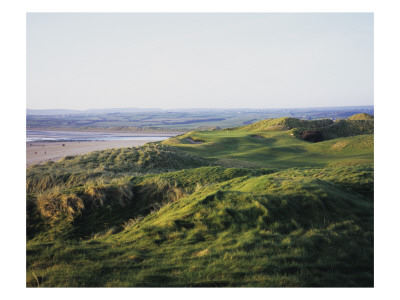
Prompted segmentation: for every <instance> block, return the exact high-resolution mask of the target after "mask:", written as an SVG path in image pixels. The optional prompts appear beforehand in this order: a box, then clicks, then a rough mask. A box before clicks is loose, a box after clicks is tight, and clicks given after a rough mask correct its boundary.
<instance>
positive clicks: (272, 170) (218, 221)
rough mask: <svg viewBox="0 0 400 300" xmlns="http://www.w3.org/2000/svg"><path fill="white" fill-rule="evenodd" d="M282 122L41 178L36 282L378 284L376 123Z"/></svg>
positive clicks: (31, 184) (35, 218) (174, 142)
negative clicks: (316, 135) (315, 139)
mask: <svg viewBox="0 0 400 300" xmlns="http://www.w3.org/2000/svg"><path fill="white" fill-rule="evenodd" d="M281 121H282V120H280V121H278V122H277V121H276V120H275V121H268V120H267V121H265V122H261V123H259V124H258V125H257V126H254V127H247V126H246V127H239V128H232V129H225V130H217V131H194V132H189V133H187V134H184V135H181V136H178V137H175V138H171V139H169V140H166V141H163V142H162V143H160V144H148V145H146V146H144V147H139V148H125V149H112V150H105V151H99V152H93V153H90V154H87V155H82V156H76V157H67V158H65V159H64V160H62V161H60V162H58V163H46V164H44V165H40V166H34V167H31V168H28V169H27V286H35V287H37V286H43V287H46V286H48V287H50V286H199V287H200V286H264V287H265V286H373V191H374V187H373V182H374V170H373V143H374V138H373V134H369V133H370V131H369V129H368V128H369V126H370V124H369V123H368V122H369V121H368V120H367V121H365V120H350V121H346V124H347V125H346V126H347V127H346V126H345V127H344V129H343V128H342V127H339V129H340V130H338V129H337V127H334V126H335V125H336V124H340V126H342V124H341V122H335V123H331V122H329V121H325V120H323V121H321V122H314V121H313V122H311V123H309V122H306V121H305V122H303V121H301V120H299V121H301V122H297V121H294V120H291V119H290V118H285V119H284V120H283V121H284V123H283V125H284V126H286V127H285V128H284V127H282V126H281V125H282V122H281ZM296 122H297V123H296ZM365 122H367V123H365ZM372 122H373V121H372ZM328 123H330V125H329V124H328ZM327 124H328V125H327ZM349 124H350V125H349ZM354 124H356V125H354ZM360 124H361V125H362V124H364V125H365V124H367V125H365V126H366V127H362V126H364V125H362V126H361V127H360ZM372 124H373V123H372ZM259 125H260V126H259ZM299 125H301V126H308V128H313V127H311V126H315V128H318V130H325V129H326V128H328V129H329V130H331V132H333V133H335V132H336V133H337V132H339V135H344V136H343V137H340V138H333V139H330V140H326V141H323V142H319V143H309V142H305V141H303V140H300V139H298V138H297V137H296V130H298V129H299ZM318 126H322V127H318ZM288 127H289V129H288ZM332 127H334V130H333V129H331V128H332ZM272 128H274V130H271V129H272ZM360 128H361V129H360ZM342 129H343V130H342ZM335 130H336V131H335ZM359 132H361V133H362V135H354V134H355V133H359ZM333 133H332V134H333ZM349 133H350V136H346V134H349ZM227 166H228V167H227Z"/></svg>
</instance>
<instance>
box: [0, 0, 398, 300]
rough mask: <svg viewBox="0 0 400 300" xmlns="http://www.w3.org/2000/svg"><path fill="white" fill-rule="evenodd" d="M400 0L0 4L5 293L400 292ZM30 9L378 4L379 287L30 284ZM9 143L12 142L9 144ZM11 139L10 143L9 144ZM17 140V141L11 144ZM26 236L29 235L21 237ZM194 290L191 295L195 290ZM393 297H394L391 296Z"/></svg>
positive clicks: (347, 7) (298, 8)
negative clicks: (48, 286) (27, 59)
mask: <svg viewBox="0 0 400 300" xmlns="http://www.w3.org/2000/svg"><path fill="white" fill-rule="evenodd" d="M394 3H395V1H384V0H381V1H379V2H378V1H352V0H346V1H342V0H336V1H329V2H327V1H316V0H315V1H296V0H290V1H289V0H286V1H285V0H281V1H275V2H273V3H270V2H266V1H250V0H248V1H246V2H244V1H237V0H232V1H228V0H226V1H218V0H214V1H211V0H206V1H205V0H203V1H198V3H193V2H189V1H183V0H182V1H176V0H175V1H162V0H159V1H154V0H153V1H146V2H144V1H143V2H141V3H139V2H134V1H121V0H115V1H104V0H98V1H85V0H79V1H77V0H69V1H64V0H63V1H34V0H31V1H28V0H19V1H11V0H6V1H4V0H3V2H2V4H0V6H1V7H0V13H1V15H0V30H1V40H2V42H3V43H2V46H1V47H0V48H1V50H0V51H1V52H0V53H1V55H0V62H1V63H0V65H1V66H2V67H1V81H0V82H1V83H2V84H1V85H2V88H1V89H0V92H1V96H2V97H1V98H0V99H2V102H1V105H2V110H1V111H2V114H1V115H2V118H1V128H2V129H3V139H2V146H1V148H2V150H1V156H0V157H1V166H2V172H0V173H1V181H0V182H2V188H3V192H4V190H6V191H7V192H6V193H3V194H2V195H3V197H2V199H1V201H2V202H3V203H2V204H3V206H2V208H3V209H2V211H3V216H4V217H3V218H2V219H1V221H2V229H3V230H2V232H3V237H2V247H1V257H2V259H3V261H4V265H3V266H2V270H1V273H0V274H1V279H0V282H1V286H2V287H3V289H2V294H3V295H7V294H9V297H12V298H16V297H19V296H22V297H24V298H26V299H27V298H28V297H29V299H32V298H33V299H47V298H49V299H50V298H55V297H57V298H60V297H61V298H67V297H68V298H69V297H71V296H73V297H76V296H78V297H79V298H83V297H85V298H86V297H93V296H94V297H96V298H97V297H99V296H101V298H111V297H115V296H116V293H117V294H118V295H119V296H120V293H123V294H124V295H125V296H128V297H129V296H130V297H146V298H148V297H149V296H150V297H151V298H153V297H162V299H165V297H167V298H169V297H171V298H174V299H177V298H178V299H184V298H187V296H190V298H192V299H203V298H204V296H211V297H214V296H215V297H216V298H222V297H235V298H236V297H237V298H244V297H249V296H250V297H252V296H263V297H265V296H271V297H274V296H275V297H280V298H282V297H284V298H289V297H290V298H296V299H297V298H298V297H299V296H300V297H301V298H307V299H310V298H311V299H316V298H319V299H320V298H323V299H335V300H336V299H337V298H338V297H344V298H345V299H350V298H363V299H365V298H366V297H367V298H373V299H375V298H378V297H381V296H384V294H387V296H389V295H396V294H397V295H398V294H399V293H398V292H397V289H396V288H397V279H398V275H397V272H396V271H397V270H398V269H399V263H398V260H397V259H396V258H397V254H398V253H397V249H398V248H397V246H398V245H399V242H398V237H397V234H396V233H397V227H398V225H397V218H398V211H399V204H398V203H399V201H400V197H399V193H398V191H397V190H395V187H396V185H397V184H398V178H399V176H397V173H398V169H399V154H398V149H399V148H398V146H397V144H398V143H397V140H398V139H399V138H398V131H399V127H398V121H397V118H398V115H399V110H398V108H399V107H398V101H399V100H400V97H399V91H398V85H399V83H398V82H399V79H398V78H399V76H398V74H397V73H398V72H399V67H400V65H399V53H400V49H399V39H398V32H397V29H398V28H400V24H399V17H398V14H399V12H398V10H397V9H396V7H395V6H394ZM26 12H374V14H375V120H376V122H375V123H376V126H375V128H376V130H375V131H376V138H375V141H376V151H375V162H376V172H375V174H376V181H375V189H376V198H375V225H376V227H375V252H376V254H375V288H373V289H329V290H327V289H196V290H188V289H79V290H77V289H45V290H43V289H26V288H25V201H24V199H25V192H24V189H25V188H24V183H25V159H24V157H25V103H26V102H25V101H26V100H25V22H26V19H25V13H26ZM3 143H6V144H3ZM4 145H6V146H4ZM7 145H9V148H8V147H7ZM21 237H23V238H21ZM188 294H189V295H188ZM389 298H393V296H392V297H389Z"/></svg>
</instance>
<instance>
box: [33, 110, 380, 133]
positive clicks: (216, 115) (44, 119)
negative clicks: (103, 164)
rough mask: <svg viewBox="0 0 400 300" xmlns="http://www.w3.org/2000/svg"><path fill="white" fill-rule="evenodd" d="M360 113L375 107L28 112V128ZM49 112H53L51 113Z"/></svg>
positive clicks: (139, 126)
mask: <svg viewBox="0 0 400 300" xmlns="http://www.w3.org/2000/svg"><path fill="white" fill-rule="evenodd" d="M359 112H367V113H370V114H373V107H372V106H367V107H336V108H323V109H322V108H308V109H290V110H289V109H286V110H284V109H270V110H265V109H259V110H256V109H240V110H239V109H235V110H232V109H231V110H228V109H227V110H222V109H219V110H211V109H210V110H206V109H203V110H182V111H163V110H157V111H153V112H151V111H147V112H140V111H138V112H125V111H124V110H123V109H121V110H120V111H119V112H112V113H107V111H104V112H97V113H93V112H91V113H85V112H81V113H79V112H75V113H71V112H68V113H67V112H66V113H65V114H61V112H59V114H53V115H49V114H44V113H46V112H45V111H42V112H41V113H42V115H38V114H36V113H35V111H28V113H27V126H28V127H31V128H75V129H76V128H82V129H86V130H88V129H96V128H97V129H98V128H102V129H107V130H125V131H138V130H146V131H151V130H157V131H160V130H165V131H168V130H174V129H178V130H186V131H187V130H191V129H202V128H204V129H205V128H215V127H220V128H227V127H236V126H242V125H247V124H251V123H254V122H256V121H260V120H263V119H267V118H280V117H287V116H290V117H294V118H300V119H322V118H333V119H345V118H348V117H349V116H351V115H354V114H356V113H359ZM48 113H51V111H49V112H48Z"/></svg>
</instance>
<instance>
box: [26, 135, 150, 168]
mask: <svg viewBox="0 0 400 300" xmlns="http://www.w3.org/2000/svg"><path fill="white" fill-rule="evenodd" d="M148 142H154V141H150V140H131V141H125V140H121V141H93V142H32V143H29V142H28V143H26V166H27V167H29V166H32V165H35V164H42V163H44V162H47V161H58V160H60V159H62V158H64V157H65V156H67V155H79V154H85V153H89V152H92V151H99V150H105V149H111V148H121V147H137V146H142V145H144V144H146V143H148ZM63 145H64V146H63Z"/></svg>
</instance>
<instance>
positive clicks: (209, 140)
mask: <svg viewBox="0 0 400 300" xmlns="http://www.w3.org/2000/svg"><path fill="white" fill-rule="evenodd" d="M291 134H293V131H290V130H286V131H260V130H258V129H257V130H256V131H248V130H247V129H246V128H245V129H243V128H239V129H235V130H220V131H197V132H190V133H187V134H185V135H182V136H179V137H175V138H172V139H169V140H166V141H164V142H163V144H167V145H168V144H170V145H173V146H175V147H178V148H180V149H182V150H184V151H185V152H188V153H190V154H193V155H197V156H200V157H204V158H207V159H214V160H216V159H218V160H222V162H225V163H226V166H232V167H235V166H236V164H235V162H236V161H237V160H239V161H246V162H249V163H250V164H249V165H248V166H254V167H265V168H280V169H281V168H291V167H306V166H309V167H321V166H325V165H326V164H328V163H334V162H340V161H353V160H354V159H356V160H359V161H369V162H371V161H372V159H373V147H374V146H373V135H372V134H369V135H362V136H352V137H346V138H340V139H335V140H328V141H324V142H320V143H315V144H313V143H309V142H306V141H302V140H300V139H298V138H296V137H295V136H294V135H291ZM189 137H190V138H192V139H197V140H202V141H204V142H203V143H201V144H191V143H189V142H188V141H187V139H188V138H189ZM337 143H342V144H343V147H339V146H338V145H336V146H335V144H337ZM360 143H362V144H363V146H362V147H358V148H357V145H360ZM239 163H240V162H239Z"/></svg>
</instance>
